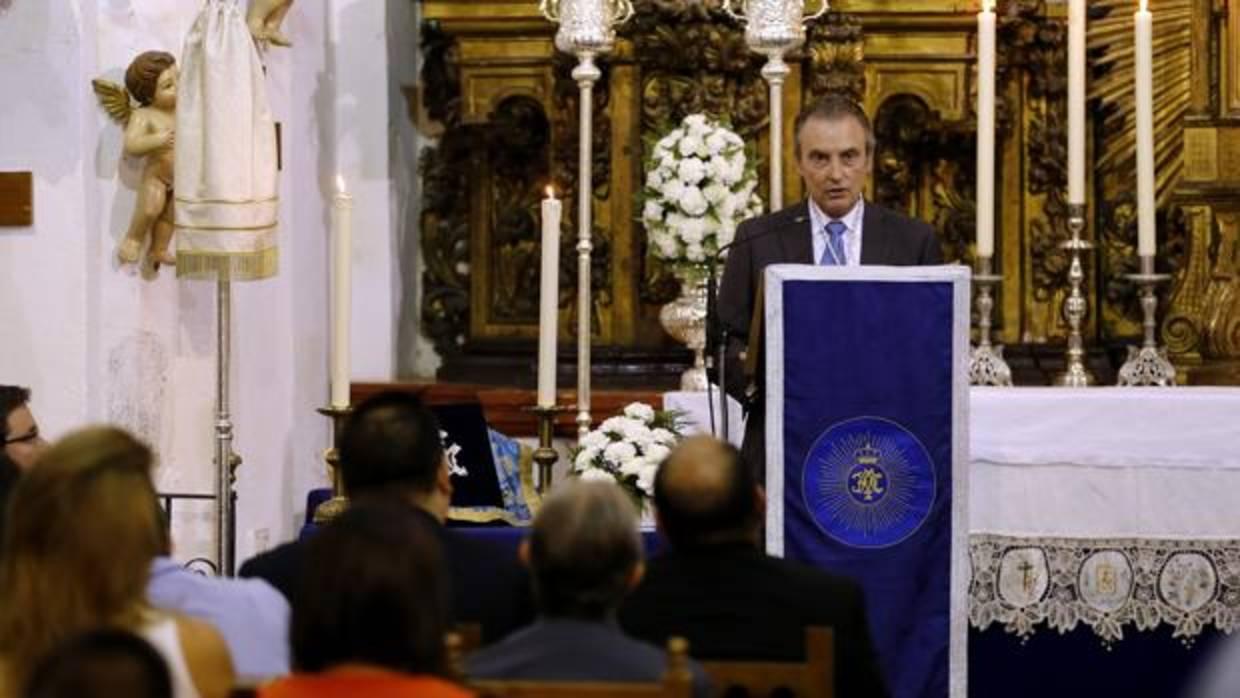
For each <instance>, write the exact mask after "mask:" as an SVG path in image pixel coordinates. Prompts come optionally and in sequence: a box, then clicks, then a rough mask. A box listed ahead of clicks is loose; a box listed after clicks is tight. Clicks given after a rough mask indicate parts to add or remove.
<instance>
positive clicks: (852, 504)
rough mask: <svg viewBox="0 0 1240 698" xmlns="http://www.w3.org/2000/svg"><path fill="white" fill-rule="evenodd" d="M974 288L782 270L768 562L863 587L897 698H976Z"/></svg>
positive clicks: (923, 275) (940, 273)
mask: <svg viewBox="0 0 1240 698" xmlns="http://www.w3.org/2000/svg"><path fill="white" fill-rule="evenodd" d="M967 274H968V272H967V270H965V269H964V268H962V267H936V268H920V269H894V268H881V267H861V268H853V269H841V268H838V267H836V268H830V267H828V268H823V267H802V266H792V265H781V266H776V267H771V268H769V269H768V271H767V278H766V289H765V299H766V301H765V302H766V308H765V317H766V322H767V342H768V344H767V352H766V357H767V366H766V370H767V405H768V412H767V414H768V421H767V425H766V428H767V445H768V451H767V485H768V496H769V498H770V500H771V507H770V508H769V511H768V522H767V525H768V530H767V543H768V548H769V549H770V550H771V551H772V552H773V553H775V554H783V555H785V556H787V557H789V558H791V559H795V560H800V561H803V562H806V563H809V564H812V565H815V566H817V567H821V568H823V569H825V570H828V571H831V572H834V573H836V574H840V575H843V576H846V577H850V578H852V579H854V580H856V581H857V582H859V583H860V584H861V585H862V587H863V588H864V590H865V595H866V604H867V610H868V612H869V619H870V624H871V630H872V634H873V638H874V644H875V647H876V649H877V651H878V654H879V662H880V665H881V667H882V670H883V673H884V676H885V678H886V680H887V684H888V686H889V688H890V689H891V693H892V695H893V696H894V697H895V698H945V697H946V696H949V695H952V696H961V697H963V696H964V695H965V677H966V676H967V673H966V667H965V656H966V651H965V642H966V637H967V636H966V624H965V623H966V605H965V603H966V599H965V592H966V587H965V586H964V585H965V583H966V581H965V580H966V579H967V574H968V570H967V561H966V557H965V556H966V555H967V547H966V546H967V537H966V533H967V530H966V529H967V519H966V511H967V509H966V508H965V506H964V504H965V492H964V488H965V484H966V483H967V478H966V476H965V471H964V470H963V468H964V467H965V464H966V463H967V453H966V452H965V451H966V449H967V444H968V440H967V435H966V433H965V430H966V428H967V414H966V412H965V411H966V410H967V397H968V396H967V390H968V385H967V365H968V364H967V359H968V357H967V351H968V302H969V285H968V276H967ZM953 574H954V576H953ZM953 582H954V583H955V584H953ZM953 636H955V637H953Z"/></svg>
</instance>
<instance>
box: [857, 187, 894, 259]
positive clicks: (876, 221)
mask: <svg viewBox="0 0 1240 698" xmlns="http://www.w3.org/2000/svg"><path fill="white" fill-rule="evenodd" d="M890 238H891V236H890V235H887V234H886V231H885V230H884V229H883V210H882V209H881V208H879V207H878V206H876V205H874V204H872V203H870V202H869V201H867V202H865V215H864V216H863V217H862V221H861V263H862V264H886V263H887V260H889V259H891V254H890V250H888V249H887V247H888V245H889V244H890V242H891V240H890Z"/></svg>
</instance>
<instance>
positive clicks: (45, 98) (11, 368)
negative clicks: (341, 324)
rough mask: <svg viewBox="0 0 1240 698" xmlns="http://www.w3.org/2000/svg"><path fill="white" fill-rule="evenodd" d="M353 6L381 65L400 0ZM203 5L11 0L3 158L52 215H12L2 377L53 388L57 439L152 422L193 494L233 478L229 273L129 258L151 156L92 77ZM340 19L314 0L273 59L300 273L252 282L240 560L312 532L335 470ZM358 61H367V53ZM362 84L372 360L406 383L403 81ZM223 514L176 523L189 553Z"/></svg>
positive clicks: (43, 414) (362, 211)
mask: <svg viewBox="0 0 1240 698" xmlns="http://www.w3.org/2000/svg"><path fill="white" fill-rule="evenodd" d="M333 7H335V6H333ZM343 7H344V8H345V9H346V10H347V12H345V20H346V24H347V25H353V26H356V27H358V28H359V31H360V29H361V28H367V27H368V29H367V30H366V31H364V32H361V33H360V34H359V39H358V40H357V47H358V50H359V51H363V52H365V53H366V54H367V55H369V56H371V57H372V58H373V57H374V56H378V59H377V60H378V62H379V64H380V67H381V66H382V64H383V63H384V62H385V58H384V55H385V51H386V49H385V47H384V43H383V35H384V24H383V21H384V4H383V3H378V2H366V1H365V0H358V1H357V2H354V3H349V4H346V5H344V6H343ZM197 9H198V3H194V2H168V1H167V0H99V1H98V2H90V1H89V0H85V1H83V0H74V1H72V2H69V1H65V0H56V1H54V2H26V1H22V2H15V3H0V90H2V91H0V94H4V95H8V96H10V99H9V100H8V102H7V103H6V106H5V108H4V109H3V110H0V169H5V170H31V171H33V172H34V174H35V224H34V225H33V226H31V227H29V228H0V327H3V328H4V331H3V333H2V335H3V341H0V382H5V383H18V384H25V385H30V386H32V387H33V388H34V390H35V393H36V399H35V402H34V407H35V410H36V413H37V416H38V417H39V419H40V422H41V424H42V426H43V427H44V429H45V431H47V432H48V433H49V434H50V435H52V436H56V435H58V434H60V433H63V432H64V431H66V430H68V429H70V428H73V427H76V426H79V425H82V424H84V423H87V422H96V421H111V422H116V423H120V424H122V425H124V426H127V427H129V428H130V429H132V430H134V431H136V432H137V433H138V434H140V435H141V436H143V437H144V438H146V439H147V440H148V441H150V442H151V443H152V444H153V445H155V446H156V448H157V449H158V450H159V452H160V454H161V460H162V464H161V466H160V471H159V473H158V475H157V477H158V481H159V485H160V488H161V489H162V490H165V491H179V492H211V491H213V482H214V479H213V472H214V468H213V465H212V463H211V460H212V441H211V439H212V426H213V420H212V414H213V409H214V404H213V403H214V395H215V389H214V366H215V347H216V342H215V309H214V303H215V286H214V284H212V283H205V282H184V281H176V280H175V277H174V274H173V273H171V271H170V270H164V271H161V272H160V273H159V274H153V273H151V272H150V270H146V271H143V272H135V271H133V270H124V269H120V268H118V266H117V264H116V263H115V261H114V249H115V244H116V241H117V239H118V238H119V237H120V235H121V234H122V232H123V230H124V228H125V226H126V225H127V223H128V220H129V215H130V213H131V211H132V206H133V201H134V184H135V183H136V180H137V177H138V174H139V169H138V168H139V164H138V163H135V162H130V161H129V160H128V159H127V158H125V157H124V156H123V155H122V154H121V149H120V141H121V134H120V129H119V127H118V126H116V125H115V124H113V123H111V122H110V121H109V120H108V119H107V117H106V115H105V114H104V113H103V111H102V110H101V109H99V108H98V106H97V104H96V100H95V97H94V95H93V94H92V93H91V90H90V85H89V82H90V79H91V78H93V77H97V76H102V77H105V78H108V79H111V80H114V81H118V82H119V81H120V78H121V76H122V74H123V71H124V69H125V67H126V66H127V65H128V63H129V61H130V60H131V59H132V57H133V56H134V55H136V54H137V53H138V52H140V51H142V50H147V49H151V48H161V49H166V50H171V51H172V52H173V53H174V54H178V55H179V53H180V44H181V37H182V36H183V35H184V32H185V30H186V29H187V28H188V27H189V25H190V24H191V23H192V21H193V18H194V16H195V14H196V11H197ZM327 19H328V8H327V6H326V5H325V4H320V3H299V4H297V5H295V6H294V9H293V11H292V12H291V13H290V14H289V17H288V19H287V21H286V27H285V28H286V30H287V33H288V34H289V35H290V36H291V37H292V39H293V40H294V42H295V44H296V45H295V48H294V49H292V50H291V51H290V50H275V51H273V52H272V53H271V54H270V55H269V56H268V61H267V68H268V90H269V95H270V99H271V104H272V110H273V112H274V113H275V117H276V120H277V121H279V122H280V123H281V124H282V128H283V153H284V167H283V171H282V173H281V181H280V188H281V189H280V194H281V204H280V206H281V210H280V257H281V259H280V267H281V269H280V274H279V276H277V277H276V278H274V279H270V280H266V281H262V282H255V283H247V284H241V283H238V284H234V285H233V289H234V293H233V295H234V344H233V372H232V383H231V384H232V386H233V408H234V409H233V419H234V423H235V425H236V427H235V434H236V442H235V447H236V450H237V451H238V452H239V453H240V454H241V455H242V457H243V458H244V459H245V463H244V465H243V466H242V468H241V470H240V471H239V475H238V477H239V480H238V486H237V489H238V498H239V502H238V537H237V558H238V560H243V559H245V558H246V557H248V556H249V555H250V554H251V553H252V552H254V551H255V549H256V548H258V547H260V546H261V545H262V542H261V541H262V540H264V539H265V540H267V541H269V542H270V543H274V542H276V541H279V540H281V539H285V538H289V537H291V536H292V535H294V534H295V531H296V527H297V526H298V525H299V522H300V517H301V515H302V514H303V497H304V495H305V492H306V490H308V489H309V488H310V487H313V486H319V485H322V484H324V483H325V482H326V477H325V472H324V469H323V466H322V464H321V452H322V450H323V448H325V447H326V445H327V434H328V429H327V423H326V420H325V419H324V418H323V417H320V416H319V415H317V414H316V413H315V412H314V409H315V408H316V407H318V406H320V405H323V404H324V403H325V402H326V401H327V400H326V398H327V394H326V393H327V389H326V382H327V381H326V366H327V354H326V343H327V310H326V308H327V291H326V285H325V281H326V269H327V259H326V254H325V251H326V245H327V209H326V207H325V204H324V202H325V201H326V200H327V199H326V197H325V192H326V191H327V188H328V186H329V182H330V179H331V176H332V174H333V173H334V172H335V171H336V170H337V165H336V157H337V156H336V148H335V144H336V142H337V138H336V135H335V129H336V127H337V123H338V122H337V120H336V118H335V116H334V113H335V108H336V107H335V105H336V103H337V98H336V96H335V89H336V83H335V81H333V80H332V79H330V73H331V66H332V63H331V62H330V61H329V55H328V54H329V51H328V44H327V39H326V27H327ZM375 36H377V37H378V38H377V40H374V41H367V40H363V38H364V37H370V38H371V39H374V37H375ZM372 44H375V45H372ZM346 50H352V49H350V48H346ZM366 60H370V59H366ZM348 62H349V63H350V66H351V67H350V70H357V69H359V66H361V65H365V64H366V63H365V60H363V59H361V58H358V59H356V61H355V60H354V59H352V58H351V59H350V61H348ZM372 72H373V71H372ZM361 82H364V83H368V84H367V89H369V90H371V92H373V91H374V90H378V92H379V97H380V99H379V101H378V102H377V103H376V107H375V111H376V113H377V114H378V115H379V116H378V117H377V120H378V123H379V126H378V128H374V124H373V123H372V122H371V121H363V122H362V123H361V124H360V127H359V128H358V129H356V131H357V133H356V135H355V136H353V137H352V140H350V141H348V142H349V143H350V144H351V145H349V147H348V148H346V152H347V153H348V157H345V158H342V160H341V162H342V163H346V162H347V163H352V165H350V166H352V167H355V168H356V171H357V173H358V174H357V177H358V179H359V186H358V189H357V191H356V192H355V195H356V196H357V203H358V206H357V210H358V220H357V229H358V230H363V229H366V230H368V236H369V237H367V238H362V236H360V235H359V238H361V239H359V241H358V248H359V249H358V255H357V262H356V263H355V272H354V274H355V279H358V280H359V281H361V282H362V283H360V284H359V285H360V286H361V291H360V292H358V293H356V295H355V300H354V303H355V308H357V310H355V314H356V315H355V316H356V317H358V318H359V320H358V321H356V322H355V325H354V330H353V339H354V342H353V343H354V346H355V352H356V353H355V356H356V357H357V361H355V366H358V365H364V368H363V370H362V371H355V375H365V376H366V377H370V378H377V379H387V378H390V377H391V375H392V371H391V365H392V353H393V346H392V345H393V342H392V339H391V337H392V325H393V320H392V317H393V315H392V307H393V302H392V290H391V289H392V261H391V260H392V256H391V253H390V244H391V243H390V241H391V239H392V236H391V234H390V228H389V226H390V222H389V221H390V216H389V213H388V212H389V211H390V210H391V207H392V203H391V201H390V193H389V190H388V182H387V177H388V175H387V152H388V140H387V137H386V136H387V128H386V121H387V117H386V114H387V106H386V94H384V89H385V88H384V87H383V83H384V80H382V79H381V80H375V79H374V78H373V77H371V78H369V79H367V80H364V81H361ZM376 85H377V87H376ZM372 98H373V95H369V96H368V95H367V94H362V95H361V96H360V97H358V98H357V99H358V100H359V102H360V101H367V103H370V102H369V101H368V100H371V99H372ZM368 113H369V112H368ZM372 121H373V120H372ZM341 123H344V122H341ZM376 132H377V135H376ZM375 270H378V271H377V272H375ZM371 277H375V278H371ZM371 308H378V309H379V310H378V311H377V312H375V313H373V314H372V313H371V312H369V311H370V309H371ZM362 309H365V310H367V311H368V312H361V310H362ZM372 347H373V349H372ZM211 516H212V514H211V509H210V507H207V506H201V505H200V506H186V505H182V509H181V515H180V516H179V517H178V518H177V520H175V521H174V527H175V529H174V532H175V533H176V535H177V545H178V554H179V556H180V557H192V556H196V555H203V554H209V553H210V551H211V550H212V546H213V538H212V535H213V532H212V527H211V525H210V521H211Z"/></svg>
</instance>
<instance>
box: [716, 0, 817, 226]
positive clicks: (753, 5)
mask: <svg viewBox="0 0 1240 698" xmlns="http://www.w3.org/2000/svg"><path fill="white" fill-rule="evenodd" d="M736 2H738V3H740V6H741V9H742V12H741V13H737V12H736V11H734V10H733V9H732V3H733V0H723V9H724V11H725V12H727V13H728V14H729V15H730V16H732V17H733V18H735V19H738V20H740V21H743V22H745V43H746V44H747V45H748V46H749V50H751V51H753V52H754V53H758V54H761V55H763V56H766V57H767V61H766V65H764V66H762V77H763V78H764V79H765V80H766V81H767V83H768V84H769V85H770V90H771V96H770V101H771V104H770V111H771V118H770V141H771V180H770V189H771V211H778V210H779V209H781V208H783V206H784V187H783V176H782V175H783V155H784V147H783V127H784V100H783V91H784V80H785V79H786V78H787V77H788V73H790V72H791V68H789V67H788V64H787V63H785V62H784V56H785V55H786V54H787V53H788V52H789V51H793V50H795V49H797V48H799V47H800V46H801V44H803V43H805V25H806V24H808V23H809V22H811V21H813V20H815V19H818V18H819V17H821V16H822V15H823V14H825V13H826V11H827V9H828V8H829V4H828V0H821V2H822V5H821V7H819V8H818V11H817V12H815V13H813V14H811V15H808V16H807V15H805V0H736Z"/></svg>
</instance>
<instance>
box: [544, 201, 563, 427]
mask: <svg viewBox="0 0 1240 698" xmlns="http://www.w3.org/2000/svg"><path fill="white" fill-rule="evenodd" d="M561 212H562V205H561V203H560V200H559V199H557V198H555V190H554V189H553V188H551V187H547V198H545V199H543V202H542V279H541V281H542V285H541V288H540V289H539V296H538V406H539V407H552V406H554V405H555V370H556V334H557V332H558V326H557V320H558V314H559V308H560V216H561Z"/></svg>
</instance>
